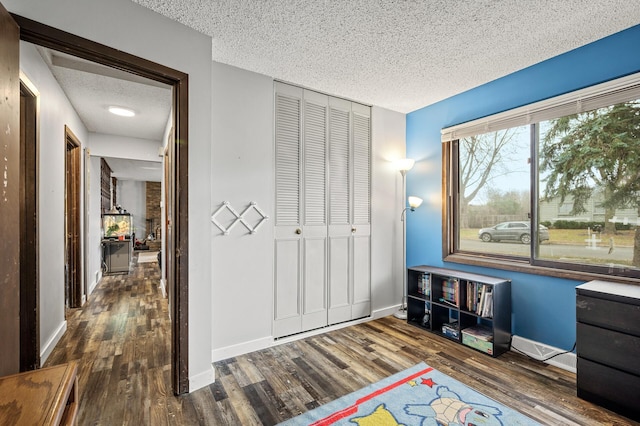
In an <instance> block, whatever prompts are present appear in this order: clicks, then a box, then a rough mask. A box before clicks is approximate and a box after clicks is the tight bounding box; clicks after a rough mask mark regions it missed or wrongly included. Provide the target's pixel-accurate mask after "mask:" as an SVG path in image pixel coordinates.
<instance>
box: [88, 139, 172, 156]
mask: <svg viewBox="0 0 640 426" xmlns="http://www.w3.org/2000/svg"><path fill="white" fill-rule="evenodd" d="M88 146H89V148H91V155H94V156H97V157H113V158H127V159H130V160H141V161H153V162H160V161H162V158H161V157H159V156H158V149H159V148H160V147H161V146H162V143H161V142H160V141H154V140H149V139H140V138H128V137H124V136H115V135H105V134H102V133H89V141H88Z"/></svg>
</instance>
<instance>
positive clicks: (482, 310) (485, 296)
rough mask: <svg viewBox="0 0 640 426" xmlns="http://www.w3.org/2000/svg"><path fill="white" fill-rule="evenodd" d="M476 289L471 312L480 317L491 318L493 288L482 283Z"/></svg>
mask: <svg viewBox="0 0 640 426" xmlns="http://www.w3.org/2000/svg"><path fill="white" fill-rule="evenodd" d="M478 287H480V288H479V289H478V291H477V293H475V294H477V299H476V300H477V303H476V306H475V307H474V309H473V310H472V311H473V312H475V313H476V315H480V316H481V317H486V318H492V317H493V288H492V287H491V286H487V285H482V284H480V285H479V286H478Z"/></svg>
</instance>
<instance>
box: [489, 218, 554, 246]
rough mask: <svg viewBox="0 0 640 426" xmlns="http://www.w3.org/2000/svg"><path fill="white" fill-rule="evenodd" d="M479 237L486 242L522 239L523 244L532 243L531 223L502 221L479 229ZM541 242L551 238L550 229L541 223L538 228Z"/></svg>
mask: <svg viewBox="0 0 640 426" xmlns="http://www.w3.org/2000/svg"><path fill="white" fill-rule="evenodd" d="M478 238H480V239H481V240H482V241H484V242H485V243H488V242H490V241H495V242H499V241H503V240H504V241H520V242H521V243H522V244H529V243H531V223H530V222H526V221H516V222H502V223H499V224H497V225H495V226H492V227H489V228H482V229H480V230H479V231H478ZM538 239H539V241H540V242H543V241H548V240H549V229H548V228H547V227H546V226H543V225H540V227H539V230H538Z"/></svg>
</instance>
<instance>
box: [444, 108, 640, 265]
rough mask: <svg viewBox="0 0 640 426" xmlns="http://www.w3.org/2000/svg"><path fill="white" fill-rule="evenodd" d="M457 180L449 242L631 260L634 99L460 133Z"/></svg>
mask: <svg viewBox="0 0 640 426" xmlns="http://www.w3.org/2000/svg"><path fill="white" fill-rule="evenodd" d="M532 146H533V147H534V149H533V150H532V149H531V147H532ZM532 151H533V157H534V158H530V157H531V156H532ZM532 165H533V166H535V167H533V173H532ZM457 181H458V182H457V183H458V197H457V203H456V206H457V209H458V216H457V218H458V223H457V230H458V234H457V235H458V241H456V244H455V251H457V252H470V253H480V254H483V255H497V256H500V257H505V256H507V257H511V256H516V257H523V258H527V259H531V260H532V263H534V264H536V263H539V264H545V265H551V266H556V267H560V268H568V269H577V270H592V271H596V272H609V273H611V272H614V271H617V273H619V272H620V271H623V274H624V271H635V272H631V273H630V275H635V274H636V272H637V271H638V270H640V227H639V226H638V225H639V222H638V217H639V212H640V100H636V101H631V102H624V103H619V104H616V105H612V106H609V107H605V108H600V109H596V110H593V111H587V112H582V113H579V114H574V115H569V116H565V117H560V118H556V119H552V120H548V121H544V122H541V123H536V124H532V125H527V126H521V127H516V128H510V129H506V130H500V131H497V132H491V133H485V134H480V135H475V136H472V137H468V138H463V139H460V140H459V145H458V176H457ZM534 184H535V185H534ZM536 188H537V191H536ZM532 193H533V197H531V194H532ZM531 203H534V205H535V206H536V207H537V209H531ZM532 211H537V217H532V216H531V213H532ZM532 223H537V224H538V228H537V229H531V228H532V226H531V224H532ZM532 241H533V243H532Z"/></svg>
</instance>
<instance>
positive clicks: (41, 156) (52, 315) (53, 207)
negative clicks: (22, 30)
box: [20, 42, 87, 363]
mask: <svg viewBox="0 0 640 426" xmlns="http://www.w3.org/2000/svg"><path fill="white" fill-rule="evenodd" d="M20 69H21V71H22V72H23V73H24V75H25V76H26V77H27V78H28V79H29V81H30V82H31V83H32V84H33V85H34V87H35V88H36V89H37V91H38V94H39V107H40V112H39V122H38V125H39V128H38V136H39V142H38V143H39V145H38V161H39V165H40V167H39V170H38V221H39V233H38V243H39V256H38V257H39V263H40V265H39V266H40V269H39V275H40V276H39V279H40V295H39V299H40V356H41V362H42V363H44V362H45V361H46V359H47V357H48V356H49V354H50V353H51V351H52V350H53V348H54V347H55V344H56V343H57V341H58V340H59V339H60V337H62V334H63V333H64V330H65V329H66V321H65V318H64V309H65V308H64V286H65V271H64V250H65V233H64V226H65V221H64V216H65V210H64V209H65V207H64V194H65V184H64V183H65V165H64V163H65V152H66V140H65V133H64V126H65V125H67V126H68V127H69V128H70V129H71V131H72V132H73V133H74V134H75V135H76V137H78V139H79V140H80V142H81V143H82V144H83V146H84V144H85V143H86V140H87V130H86V128H85V127H84V125H83V124H82V122H81V121H80V119H79V118H78V115H77V114H76V112H75V110H74V109H73V108H72V107H71V104H70V103H69V100H68V99H67V97H66V96H65V94H64V93H63V92H62V89H60V86H59V85H58V83H57V82H56V80H55V79H54V78H53V75H52V74H51V72H50V71H49V68H48V67H47V65H46V64H45V63H44V61H43V60H42V58H41V56H40V54H39V53H38V52H37V50H36V49H35V47H34V46H33V45H31V44H28V43H24V42H21V43H20ZM81 157H82V158H83V163H84V156H81ZM81 167H83V166H81ZM81 209H84V207H81ZM82 211H83V210H82ZM83 223H84V217H81V224H80V229H82V226H83Z"/></svg>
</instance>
